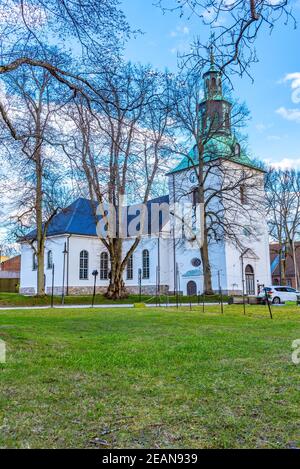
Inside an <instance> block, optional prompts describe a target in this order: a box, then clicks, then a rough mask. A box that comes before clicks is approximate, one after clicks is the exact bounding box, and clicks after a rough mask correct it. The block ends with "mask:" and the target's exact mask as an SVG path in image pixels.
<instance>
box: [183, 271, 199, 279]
mask: <svg viewBox="0 0 300 469" xmlns="http://www.w3.org/2000/svg"><path fill="white" fill-rule="evenodd" d="M200 275H201V272H200V269H194V270H188V271H187V272H186V273H185V274H183V277H185V278H187V277H200Z"/></svg>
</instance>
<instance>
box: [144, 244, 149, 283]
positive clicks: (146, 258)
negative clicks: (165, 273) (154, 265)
mask: <svg viewBox="0 0 300 469" xmlns="http://www.w3.org/2000/svg"><path fill="white" fill-rule="evenodd" d="M149 277H150V258H149V251H148V249H144V251H143V278H149Z"/></svg>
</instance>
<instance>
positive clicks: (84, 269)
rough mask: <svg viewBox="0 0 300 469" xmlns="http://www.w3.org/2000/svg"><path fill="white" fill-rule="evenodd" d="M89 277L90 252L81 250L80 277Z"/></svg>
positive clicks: (86, 278) (84, 278)
mask: <svg viewBox="0 0 300 469" xmlns="http://www.w3.org/2000/svg"><path fill="white" fill-rule="evenodd" d="M88 277H89V253H88V252H87V251H81V253H80V255H79V279H80V280H88Z"/></svg>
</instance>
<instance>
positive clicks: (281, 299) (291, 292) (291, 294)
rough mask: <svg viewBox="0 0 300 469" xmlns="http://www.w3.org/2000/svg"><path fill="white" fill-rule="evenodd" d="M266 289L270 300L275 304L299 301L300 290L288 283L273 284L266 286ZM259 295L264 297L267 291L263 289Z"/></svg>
mask: <svg viewBox="0 0 300 469" xmlns="http://www.w3.org/2000/svg"><path fill="white" fill-rule="evenodd" d="M265 290H267V294H268V297H269V300H270V301H272V303H273V304H275V305H279V304H280V303H285V302H286V301H297V300H298V297H299V296H300V291H298V290H296V289H295V288H292V287H289V286H287V285H272V286H271V287H265ZM259 296H260V297H261V298H264V297H265V291H264V290H263V291H262V292H261V293H260V294H259Z"/></svg>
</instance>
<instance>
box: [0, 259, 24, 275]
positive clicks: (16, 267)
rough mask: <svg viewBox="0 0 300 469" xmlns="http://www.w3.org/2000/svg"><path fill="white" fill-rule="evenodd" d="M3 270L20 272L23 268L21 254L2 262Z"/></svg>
mask: <svg viewBox="0 0 300 469" xmlns="http://www.w3.org/2000/svg"><path fill="white" fill-rule="evenodd" d="M0 270H1V271H2V272H20V270H21V256H15V257H11V258H10V259H7V260H5V261H3V262H1V264H0Z"/></svg>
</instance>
